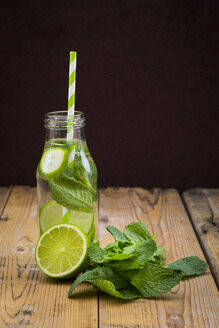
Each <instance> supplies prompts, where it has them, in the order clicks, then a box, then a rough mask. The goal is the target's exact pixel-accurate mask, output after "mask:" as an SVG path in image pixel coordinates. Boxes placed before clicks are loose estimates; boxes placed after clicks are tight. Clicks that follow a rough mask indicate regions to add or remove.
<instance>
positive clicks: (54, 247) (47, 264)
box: [35, 224, 89, 279]
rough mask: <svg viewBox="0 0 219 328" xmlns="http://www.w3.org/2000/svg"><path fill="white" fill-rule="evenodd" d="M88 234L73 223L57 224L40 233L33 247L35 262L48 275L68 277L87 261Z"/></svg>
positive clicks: (79, 269) (80, 268) (78, 270)
mask: <svg viewBox="0 0 219 328" xmlns="http://www.w3.org/2000/svg"><path fill="white" fill-rule="evenodd" d="M88 244H89V238H88V236H87V235H86V234H85V233H84V232H83V231H82V230H81V229H80V228H78V227H76V226H74V225H73V224H59V225H55V226H53V227H51V228H49V229H48V230H47V231H46V232H44V233H43V234H42V236H41V237H40V239H39V240H38V243H37V245H36V249H35V258H36V263H37V265H38V267H39V268H40V270H41V271H42V272H43V273H45V274H46V275H47V276H49V277H53V278H62V279H64V278H70V277H73V276H74V275H75V274H76V273H78V272H80V271H81V270H82V268H84V266H85V264H86V263H87V247H88Z"/></svg>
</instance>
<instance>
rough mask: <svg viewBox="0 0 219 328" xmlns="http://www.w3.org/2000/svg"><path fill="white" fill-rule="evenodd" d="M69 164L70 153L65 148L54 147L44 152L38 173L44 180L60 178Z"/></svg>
mask: <svg viewBox="0 0 219 328" xmlns="http://www.w3.org/2000/svg"><path fill="white" fill-rule="evenodd" d="M67 163H68V151H67V149H65V148H61V147H54V148H50V149H48V150H46V151H44V153H43V156H42V158H41V160H40V163H39V166H38V171H39V175H40V176H41V178H42V179H44V180H50V179H54V178H58V176H59V175H60V174H62V172H63V171H64V169H65V167H66V165H67Z"/></svg>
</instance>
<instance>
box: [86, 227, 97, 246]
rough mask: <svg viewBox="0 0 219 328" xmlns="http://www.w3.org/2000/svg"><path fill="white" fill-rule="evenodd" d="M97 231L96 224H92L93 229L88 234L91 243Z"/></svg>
mask: <svg viewBox="0 0 219 328" xmlns="http://www.w3.org/2000/svg"><path fill="white" fill-rule="evenodd" d="M95 231H96V229H95V225H92V227H91V230H90V232H89V234H88V237H89V239H90V242H91V243H92V241H93V240H94V236H95Z"/></svg>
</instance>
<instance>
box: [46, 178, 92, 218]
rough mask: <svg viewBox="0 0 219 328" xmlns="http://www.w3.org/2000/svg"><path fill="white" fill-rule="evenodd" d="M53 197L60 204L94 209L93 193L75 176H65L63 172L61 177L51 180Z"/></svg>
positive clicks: (87, 210)
mask: <svg viewBox="0 0 219 328" xmlns="http://www.w3.org/2000/svg"><path fill="white" fill-rule="evenodd" d="M49 186H50V190H51V193H52V197H53V199H54V200H55V201H56V202H57V203H59V204H60V205H62V206H64V207H66V208H69V209H72V210H76V211H83V212H90V211H92V210H93V196H92V193H91V192H90V191H89V190H88V189H86V188H85V187H84V186H83V185H81V184H80V183H78V182H76V181H75V179H74V178H71V179H69V178H65V174H62V175H61V176H60V177H59V178H57V179H53V180H50V181H49Z"/></svg>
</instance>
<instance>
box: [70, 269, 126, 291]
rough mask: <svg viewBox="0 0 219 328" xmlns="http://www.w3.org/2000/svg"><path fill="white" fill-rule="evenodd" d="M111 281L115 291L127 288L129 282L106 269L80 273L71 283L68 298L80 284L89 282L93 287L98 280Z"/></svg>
mask: <svg viewBox="0 0 219 328" xmlns="http://www.w3.org/2000/svg"><path fill="white" fill-rule="evenodd" d="M100 279H103V280H108V281H111V282H112V283H113V284H114V286H115V288H116V289H124V288H127V287H128V286H129V282H128V281H127V280H126V279H125V278H124V277H123V276H121V275H120V274H118V273H116V272H115V271H114V270H112V269H111V268H108V267H100V266H98V267H97V268H95V269H93V270H89V271H86V272H84V273H82V274H81V275H80V276H79V277H78V278H77V279H76V280H75V281H74V283H73V285H72V286H71V288H70V289H69V291H68V297H70V296H71V294H72V292H73V291H74V289H75V288H76V287H77V286H78V285H79V284H81V283H82V282H84V281H86V282H90V283H92V284H94V285H95V283H96V282H97V281H98V280H100Z"/></svg>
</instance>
